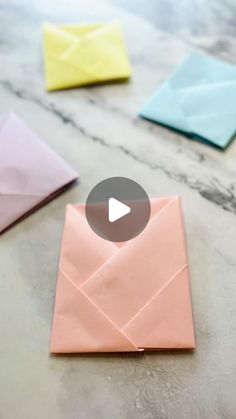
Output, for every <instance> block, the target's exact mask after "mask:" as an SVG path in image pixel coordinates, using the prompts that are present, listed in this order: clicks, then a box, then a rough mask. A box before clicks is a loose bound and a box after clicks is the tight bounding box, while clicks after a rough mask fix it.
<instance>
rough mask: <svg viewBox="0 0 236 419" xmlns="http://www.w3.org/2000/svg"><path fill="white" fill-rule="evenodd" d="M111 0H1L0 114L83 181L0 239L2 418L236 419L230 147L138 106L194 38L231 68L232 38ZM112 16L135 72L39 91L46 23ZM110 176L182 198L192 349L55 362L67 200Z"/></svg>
mask: <svg viewBox="0 0 236 419" xmlns="http://www.w3.org/2000/svg"><path fill="white" fill-rule="evenodd" d="M111 3H112V2H110V3H109V2H105V1H102V0H101V1H93V2H92V1H91V0H84V1H80V2H78V1H76V0H73V1H72V0H67V1H66V0H57V1H56V0H54V1H53V0H50V1H48V0H41V1H40V2H36V1H35V2H32V1H30V0H15V1H14V0H13V1H11V2H9V1H7V0H6V1H3V0H1V1H0V16H1V24H0V62H1V67H0V95H1V96H0V98H1V100H0V112H6V111H14V112H16V113H17V114H18V115H19V116H21V117H22V118H23V119H24V120H25V121H26V122H27V123H28V124H29V125H30V126H31V127H32V128H33V129H35V130H36V131H37V132H38V133H39V134H40V136H41V137H42V138H44V140H45V141H46V142H47V143H48V144H49V145H51V146H52V147H53V148H54V149H55V150H56V151H57V152H58V153H59V154H60V155H62V156H63V157H64V158H65V159H66V160H67V161H68V162H69V163H70V164H71V165H72V166H73V167H74V168H75V169H77V170H78V171H79V173H80V178H81V182H80V184H79V185H78V186H74V187H73V188H71V189H69V190H68V191H67V192H66V193H64V194H63V195H61V196H60V197H58V198H57V199H55V200H54V201H53V202H51V203H50V204H48V205H46V206H45V207H43V208H42V209H40V210H39V211H37V212H36V213H35V214H33V215H31V216H30V217H28V218H27V219H26V220H24V221H23V222H21V223H20V224H18V225H16V226H15V227H14V228H12V229H11V230H9V231H8V232H7V233H5V234H4V235H2V236H1V237H0V417H1V419H42V418H44V419H95V418H96V419H97V418H99V419H100V418H101V419H111V418H112V419H179V418H181V419H190V418H191V419H234V418H236V398H235V388H236V352H235V347H236V304H235V293H236V281H235V279H236V266H235V264H236V256H235V249H236V141H234V142H233V143H232V144H231V145H230V147H229V148H228V149H227V150H226V151H225V152H220V151H218V150H216V149H213V148H210V147H207V146H205V145H203V144H200V143H197V142H192V141H189V140H187V139H186V138H185V137H183V136H181V135H178V134H176V133H173V132H171V131H169V130H167V129H164V128H161V127H159V126H157V125H154V124H151V123H150V122H147V121H144V120H141V119H139V118H138V117H137V111H138V110H139V108H140V105H141V104H142V103H143V101H144V100H145V99H146V98H147V97H148V96H149V95H150V93H151V92H152V91H153V89H154V88H156V86H157V85H158V84H159V83H160V82H161V81H162V80H164V79H165V77H166V76H167V75H168V73H169V72H170V71H171V70H172V69H173V67H174V66H175V65H176V64H177V63H179V62H180V61H181V60H182V59H183V57H184V56H185V55H186V54H187V53H188V52H189V51H190V49H191V44H192V45H196V46H198V47H199V48H204V49H206V50H209V51H211V52H212V53H214V54H215V55H217V56H221V57H224V58H225V59H228V60H229V61H232V62H235V63H236V54H235V52H236V41H235V39H233V37H230V35H229V34H226V35H225V37H226V38H227V48H220V47H219V48H218V49H217V48H216V47H215V48H214V45H217V42H218V44H220V42H221V38H220V35H217V34H214V33H213V34H209V35H208V36H205V35H203V36H201V35H199V34H198V37H197V41H196V42H195V38H194V36H193V35H191V36H189V39H188V41H189V42H188V43H185V41H183V40H180V39H179V40H178V39H177V36H174V34H168V33H167V32H166V31H161V30H159V29H156V28H155V25H154V24H153V23H151V22H150V21H149V20H145V19H144V18H142V17H141V16H138V15H133V14H131V13H130V14H129V13H128V12H125V11H124V10H123V9H121V8H118V7H116V6H114V4H111ZM111 18H112V19H114V18H118V19H120V20H121V22H122V24H123V27H124V32H125V37H126V42H127V46H128V49H129V54H130V58H131V62H132V67H133V71H134V74H133V78H132V80H131V81H130V82H129V83H126V84H109V85H103V86H94V87H89V88H80V89H73V90H69V91H61V92H56V93H46V92H45V91H44V84H43V74H42V46H41V23H42V22H43V21H45V20H47V21H53V22H78V21H89V20H103V21H104V20H107V19H111ZM217 37H218V38H217ZM182 38H183V37H182ZM226 38H224V42H226V40H225V39H226ZM116 175H121V176H128V177H130V178H132V179H134V180H136V181H138V182H140V184H141V185H142V186H143V187H144V188H145V189H146V190H147V192H148V193H149V195H150V196H163V195H176V194H180V195H181V197H182V200H183V207H184V214H185V220H186V232H187V240H188V249H189V260H190V271H191V285H192V295H193V305H194V318H195V326H196V336H197V349H196V351H195V352H194V353H188V352H181V353H176V352H167V353H163V352H159V353H150V354H145V355H132V354H131V355H105V356H104V355H100V356H97V355H94V356H86V355H83V356H81V355H78V356H72V357H70V356H65V357H50V356H49V352H48V347H49V337H50V325H51V318H52V310H53V302H54V294H55V284H56V275H57V263H58V257H59V248H60V239H61V234H62V228H63V219H64V211H65V205H66V203H67V202H71V203H76V202H83V201H84V200H85V199H86V197H87V195H88V193H89V191H90V189H91V188H92V187H93V186H94V185H95V184H96V183H97V182H98V181H100V180H102V179H103V178H106V177H110V176H116Z"/></svg>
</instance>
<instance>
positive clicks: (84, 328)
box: [51, 272, 138, 353]
mask: <svg viewBox="0 0 236 419" xmlns="http://www.w3.org/2000/svg"><path fill="white" fill-rule="evenodd" d="M116 351H120V352H126V351H129V352H130V351H138V349H137V348H136V346H135V345H133V343H132V342H131V341H130V340H129V339H128V338H126V337H125V335H124V334H122V333H121V332H120V331H119V330H118V329H117V328H116V327H115V326H114V325H113V324H112V323H111V322H110V321H109V319H108V318H107V317H106V316H104V314H103V313H102V312H101V311H100V310H98V308H97V307H96V306H95V305H94V304H93V303H92V302H91V301H90V300H89V299H88V298H87V297H86V296H85V295H84V294H83V293H81V292H80V291H79V289H78V288H77V287H75V286H74V285H73V283H72V282H71V281H70V280H69V279H68V278H66V277H65V275H64V274H63V273H62V272H60V273H59V277H58V283H57V293H56V301H55V309H54V318H53V325H52V335H51V352H52V353H65V352H116Z"/></svg>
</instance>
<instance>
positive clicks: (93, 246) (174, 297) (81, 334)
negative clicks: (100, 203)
mask: <svg viewBox="0 0 236 419" xmlns="http://www.w3.org/2000/svg"><path fill="white" fill-rule="evenodd" d="M151 207H152V209H151V219H150V221H149V223H148V225H147V226H146V228H145V229H144V230H143V232H142V233H140V234H139V235H138V236H137V237H136V238H134V239H132V240H130V241H128V242H125V243H112V242H109V241H106V240H104V239H102V238H101V237H99V236H97V235H96V234H95V233H94V232H93V231H92V229H91V228H90V227H89V225H88V223H87V221H86V218H85V208H84V205H69V206H68V207H67V211H66V220H65V227H64V234H63V240H62V247H61V256H60V263H59V274H58V281H57V289H56V298H55V306H54V315H53V323H52V333H51V348H50V351H51V353H79V352H123V351H124V352H127V351H128V352H129V351H131V352H133V351H134V352H136V351H143V350H159V349H170V348H172V349H193V348H194V347H195V337H194V328H193V318H192V307H191V296H190V287H189V272H188V262H187V254H186V245H185V235H184V226H183V219H182V211H181V205H180V199H179V198H178V197H173V198H161V199H153V200H152V201H151Z"/></svg>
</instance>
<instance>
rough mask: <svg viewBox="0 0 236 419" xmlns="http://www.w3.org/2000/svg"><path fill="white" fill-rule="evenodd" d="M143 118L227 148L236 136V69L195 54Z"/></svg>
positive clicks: (146, 107) (153, 99)
mask: <svg viewBox="0 0 236 419" xmlns="http://www.w3.org/2000/svg"><path fill="white" fill-rule="evenodd" d="M140 116H142V117H144V118H147V119H149V120H152V121H154V122H157V123H160V124H163V125H165V126H168V127H171V128H173V129H176V130H178V131H181V132H183V133H185V134H187V135H188V136H189V137H190V138H192V139H196V140H199V141H203V142H206V143H208V144H211V145H214V146H216V147H219V148H222V149H223V148H225V147H226V146H227V145H228V144H229V142H230V141H231V139H232V138H233V136H234V135H235V132H236V67H235V66H233V65H231V64H228V63H225V62H223V61H220V60H218V59H215V58H212V57H209V56H206V55H203V54H199V53H197V52H192V53H191V54H190V55H189V56H188V57H187V59H186V60H185V61H184V62H183V64H181V65H180V66H179V67H177V69H176V70H175V71H174V73H173V74H172V75H171V76H170V77H169V79H168V80H166V81H165V82H164V83H163V84H162V86H160V87H159V89H158V90H157V92H156V93H155V94H154V95H153V96H152V97H151V99H149V100H148V102H147V103H146V104H145V105H144V107H143V108H142V109H141V111H140Z"/></svg>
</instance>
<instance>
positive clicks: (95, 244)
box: [60, 205, 118, 286]
mask: <svg viewBox="0 0 236 419" xmlns="http://www.w3.org/2000/svg"><path fill="white" fill-rule="evenodd" d="M117 250H118V249H117V247H116V246H115V245H114V244H113V243H111V242H109V241H107V240H103V239H102V238H101V237H99V236H98V235H97V234H95V233H94V232H93V230H92V229H91V227H90V226H89V224H88V222H87V220H86V218H85V216H82V215H81V213H80V212H79V211H78V210H77V209H76V206H74V205H68V206H67V210H66V220H65V227H64V234H63V241H62V249H61V259H60V267H61V268H62V269H63V270H64V271H65V272H66V273H67V274H68V276H69V277H70V278H71V280H72V281H73V282H74V283H75V284H76V285H77V286H80V285H82V284H83V282H85V281H86V280H87V279H88V278H89V276H90V275H92V274H93V273H94V272H95V271H96V270H97V269H98V268H100V266H101V265H103V264H104V262H106V261H107V260H108V259H109V258H110V257H111V256H112V255H114V254H115V253H116V252H117Z"/></svg>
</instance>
